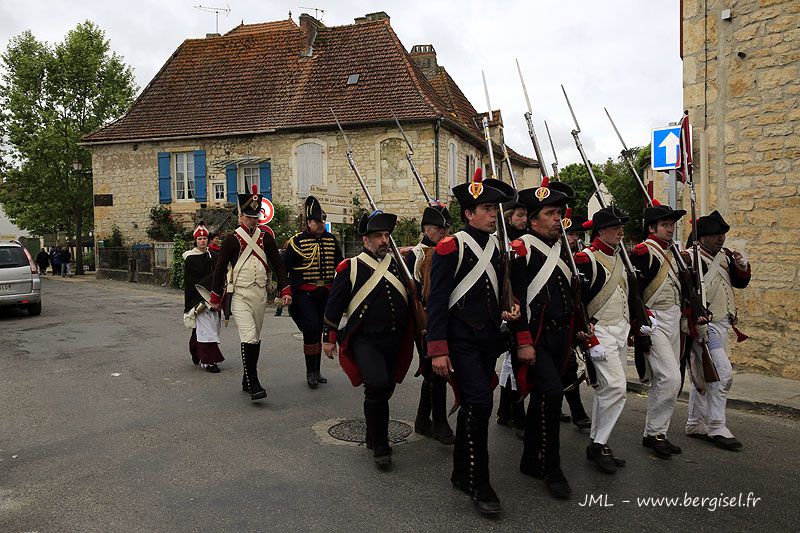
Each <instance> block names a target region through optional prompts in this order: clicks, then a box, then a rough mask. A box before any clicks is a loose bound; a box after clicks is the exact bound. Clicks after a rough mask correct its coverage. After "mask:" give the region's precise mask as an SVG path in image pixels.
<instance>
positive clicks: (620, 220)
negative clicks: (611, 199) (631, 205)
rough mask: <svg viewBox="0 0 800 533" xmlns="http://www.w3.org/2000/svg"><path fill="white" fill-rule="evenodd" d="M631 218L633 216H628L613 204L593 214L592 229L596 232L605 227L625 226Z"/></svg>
mask: <svg viewBox="0 0 800 533" xmlns="http://www.w3.org/2000/svg"><path fill="white" fill-rule="evenodd" d="M630 220H631V217H629V216H627V215H626V214H625V213H623V212H622V211H620V210H618V209H617V208H616V207H614V206H613V205H610V206H608V207H604V208H603V209H600V210H599V211H597V212H596V213H595V214H594V215H592V226H591V229H592V231H593V232H595V231H597V230H600V229H603V228H612V227H614V226H623V225H625V224H627V223H628V222H629V221H630Z"/></svg>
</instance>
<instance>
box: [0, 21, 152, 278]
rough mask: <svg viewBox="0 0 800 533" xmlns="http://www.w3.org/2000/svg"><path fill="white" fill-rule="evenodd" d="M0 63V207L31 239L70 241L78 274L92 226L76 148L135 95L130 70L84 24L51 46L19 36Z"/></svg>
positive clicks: (83, 156)
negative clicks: (0, 159) (1, 159)
mask: <svg viewBox="0 0 800 533" xmlns="http://www.w3.org/2000/svg"><path fill="white" fill-rule="evenodd" d="M0 58H2V67H3V68H2V71H3V74H2V78H0V110H1V111H0V134H3V135H4V139H5V141H6V143H7V145H6V147H5V150H6V154H5V155H6V157H7V158H8V159H9V164H8V165H6V166H5V167H0V203H2V204H3V208H4V209H5V211H6V213H8V216H9V217H10V218H11V220H13V221H14V223H15V224H17V225H18V226H20V227H22V228H25V229H27V230H29V231H31V232H32V233H34V234H37V235H42V234H45V233H52V232H57V231H64V232H66V233H67V234H68V235H70V236H74V237H75V241H76V245H77V253H76V263H77V265H76V273H77V274H82V273H83V250H82V236H83V233H84V229H85V228H91V227H92V226H93V217H92V214H93V213H92V170H91V154H90V152H89V151H88V150H87V149H86V148H85V147H82V146H79V144H78V143H79V142H80V139H81V136H83V135H85V134H87V133H89V132H91V131H93V130H95V129H97V128H99V127H100V126H102V125H103V124H105V123H107V122H109V121H110V120H113V119H115V118H118V117H119V116H121V115H122V114H123V113H124V112H125V111H126V110H127V109H128V107H129V106H130V104H131V102H132V101H133V97H134V95H135V93H136V91H137V87H136V85H135V83H134V81H133V71H132V70H131V68H130V67H128V66H126V65H125V64H124V63H123V61H122V58H121V57H120V56H118V55H117V54H116V53H114V52H112V51H111V48H110V45H109V42H108V40H106V38H105V33H104V32H103V31H102V30H101V29H100V28H98V27H97V26H96V25H95V24H94V23H92V22H90V21H86V22H83V23H81V24H79V25H78V26H76V27H75V29H73V30H71V31H69V32H68V33H67V35H66V37H65V38H64V40H63V41H62V42H60V43H57V44H55V45H49V44H47V43H45V42H42V41H39V40H37V39H36V37H35V36H34V35H33V34H32V33H31V32H30V31H25V32H23V33H22V34H20V35H18V36H16V37H14V38H13V39H11V41H10V42H9V45H8V48H7V49H6V50H5V52H4V53H3V54H2V56H0ZM0 155H1V154H0ZM75 163H77V164H75ZM76 167H78V168H76Z"/></svg>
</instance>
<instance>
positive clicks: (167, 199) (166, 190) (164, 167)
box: [158, 152, 172, 204]
mask: <svg viewBox="0 0 800 533" xmlns="http://www.w3.org/2000/svg"><path fill="white" fill-rule="evenodd" d="M169 163H170V157H169V152H158V202H159V203H162V204H169V203H172V183H171V181H170V177H169V166H170V165H169Z"/></svg>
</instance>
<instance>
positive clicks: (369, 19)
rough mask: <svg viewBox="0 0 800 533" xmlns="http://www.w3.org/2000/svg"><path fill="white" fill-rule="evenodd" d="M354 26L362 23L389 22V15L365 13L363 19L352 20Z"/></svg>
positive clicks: (384, 12)
mask: <svg viewBox="0 0 800 533" xmlns="http://www.w3.org/2000/svg"><path fill="white" fill-rule="evenodd" d="M354 20H355V21H356V24H362V23H364V22H375V21H376V20H387V21H388V20H389V15H387V14H386V11H376V12H375V13H367V14H366V15H364V16H363V17H358V18H356V19H354Z"/></svg>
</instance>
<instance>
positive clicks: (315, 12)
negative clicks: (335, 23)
mask: <svg viewBox="0 0 800 533" xmlns="http://www.w3.org/2000/svg"><path fill="white" fill-rule="evenodd" d="M298 7H299V8H300V9H308V10H309V11H310V10H312V9H313V10H314V18H315V19H317V20H319V21H320V22H322V18H323V17H324V16H325V10H324V9H320V8H318V7H303V6H298ZM320 13H322V17H320V16H319V14H320Z"/></svg>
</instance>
